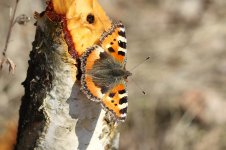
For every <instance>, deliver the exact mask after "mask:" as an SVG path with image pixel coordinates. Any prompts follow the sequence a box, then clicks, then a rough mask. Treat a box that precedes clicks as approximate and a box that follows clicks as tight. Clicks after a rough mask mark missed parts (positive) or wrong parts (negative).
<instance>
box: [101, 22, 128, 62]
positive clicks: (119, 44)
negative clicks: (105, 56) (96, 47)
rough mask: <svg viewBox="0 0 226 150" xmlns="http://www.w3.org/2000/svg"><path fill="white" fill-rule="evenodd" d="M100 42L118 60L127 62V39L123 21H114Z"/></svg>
mask: <svg viewBox="0 0 226 150" xmlns="http://www.w3.org/2000/svg"><path fill="white" fill-rule="evenodd" d="M100 44H101V46H102V47H103V48H104V49H105V50H106V51H107V52H108V53H110V54H111V55H112V56H113V57H114V58H115V59H116V60H117V61H119V62H120V63H122V64H125V61H126V57H125V56H126V52H127V50H126V46H127V39H126V34H125V27H124V25H123V24H122V23H121V22H118V23H114V24H113V25H112V28H111V29H110V30H109V31H107V32H105V33H104V34H103V35H102V37H101V39H100Z"/></svg>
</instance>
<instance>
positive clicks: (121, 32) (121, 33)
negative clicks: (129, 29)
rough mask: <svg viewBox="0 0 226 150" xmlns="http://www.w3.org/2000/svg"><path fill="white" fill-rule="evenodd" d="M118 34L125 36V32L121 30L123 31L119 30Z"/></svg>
mask: <svg viewBox="0 0 226 150" xmlns="http://www.w3.org/2000/svg"><path fill="white" fill-rule="evenodd" d="M118 34H119V35H120V36H122V37H126V33H125V32H123V31H119V32H118Z"/></svg>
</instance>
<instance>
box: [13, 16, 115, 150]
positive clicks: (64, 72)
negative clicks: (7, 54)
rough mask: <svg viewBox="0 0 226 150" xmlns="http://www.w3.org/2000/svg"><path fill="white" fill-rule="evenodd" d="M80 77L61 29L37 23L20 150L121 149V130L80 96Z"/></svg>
mask: <svg viewBox="0 0 226 150" xmlns="http://www.w3.org/2000/svg"><path fill="white" fill-rule="evenodd" d="M76 73H77V67H76V60H74V59H73V58H72V57H71V56H70V55H69V53H68V46H67V44H66V42H65V40H64V35H63V29H62V27H61V25H60V23H59V24H58V23H54V22H51V21H50V20H49V19H48V18H47V17H46V16H45V15H44V16H42V17H41V18H38V20H37V30H36V36H35V41H34V42H33V49H32V51H31V53H30V60H29V68H28V71H27V78H26V80H25V81H24V82H23V86H24V88H25V95H24V96H23V98H22V104H21V107H20V112H19V117H20V118H19V127H18V135H17V144H16V147H15V149H18V150H26V149H56V150H57V149H59V150H62V149H64V150H72V149H81V150H83V149H92V150H94V149H98V150H101V149H118V144H119V133H118V131H117V126H116V125H115V123H114V122H112V121H110V119H109V118H110V117H109V114H108V112H105V111H104V110H103V109H102V108H101V106H100V104H98V103H96V102H93V101H90V100H88V99H87V98H86V96H85V95H84V94H83V93H82V92H81V91H80V83H79V81H76Z"/></svg>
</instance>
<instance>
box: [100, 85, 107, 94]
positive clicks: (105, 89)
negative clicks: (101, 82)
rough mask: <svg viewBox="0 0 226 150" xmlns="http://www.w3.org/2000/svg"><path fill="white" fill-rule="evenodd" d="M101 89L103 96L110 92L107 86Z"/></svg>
mask: <svg viewBox="0 0 226 150" xmlns="http://www.w3.org/2000/svg"><path fill="white" fill-rule="evenodd" d="M100 89H101V93H103V94H104V93H106V92H107V91H108V88H107V87H106V86H102V87H100Z"/></svg>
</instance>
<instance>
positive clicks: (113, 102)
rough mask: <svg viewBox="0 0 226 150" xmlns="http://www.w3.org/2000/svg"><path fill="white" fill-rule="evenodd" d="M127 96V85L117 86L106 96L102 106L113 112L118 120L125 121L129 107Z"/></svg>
mask: <svg viewBox="0 0 226 150" xmlns="http://www.w3.org/2000/svg"><path fill="white" fill-rule="evenodd" d="M127 96H128V93H127V91H126V85H125V83H120V84H117V85H116V86H115V87H114V88H112V89H111V90H110V91H108V93H107V94H105V95H104V97H103V98H102V105H103V106H104V107H105V108H107V109H108V110H109V111H111V112H112V113H113V114H114V116H115V117H116V118H117V119H119V120H121V121H124V120H125V119H126V114H127V107H128V102H127Z"/></svg>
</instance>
